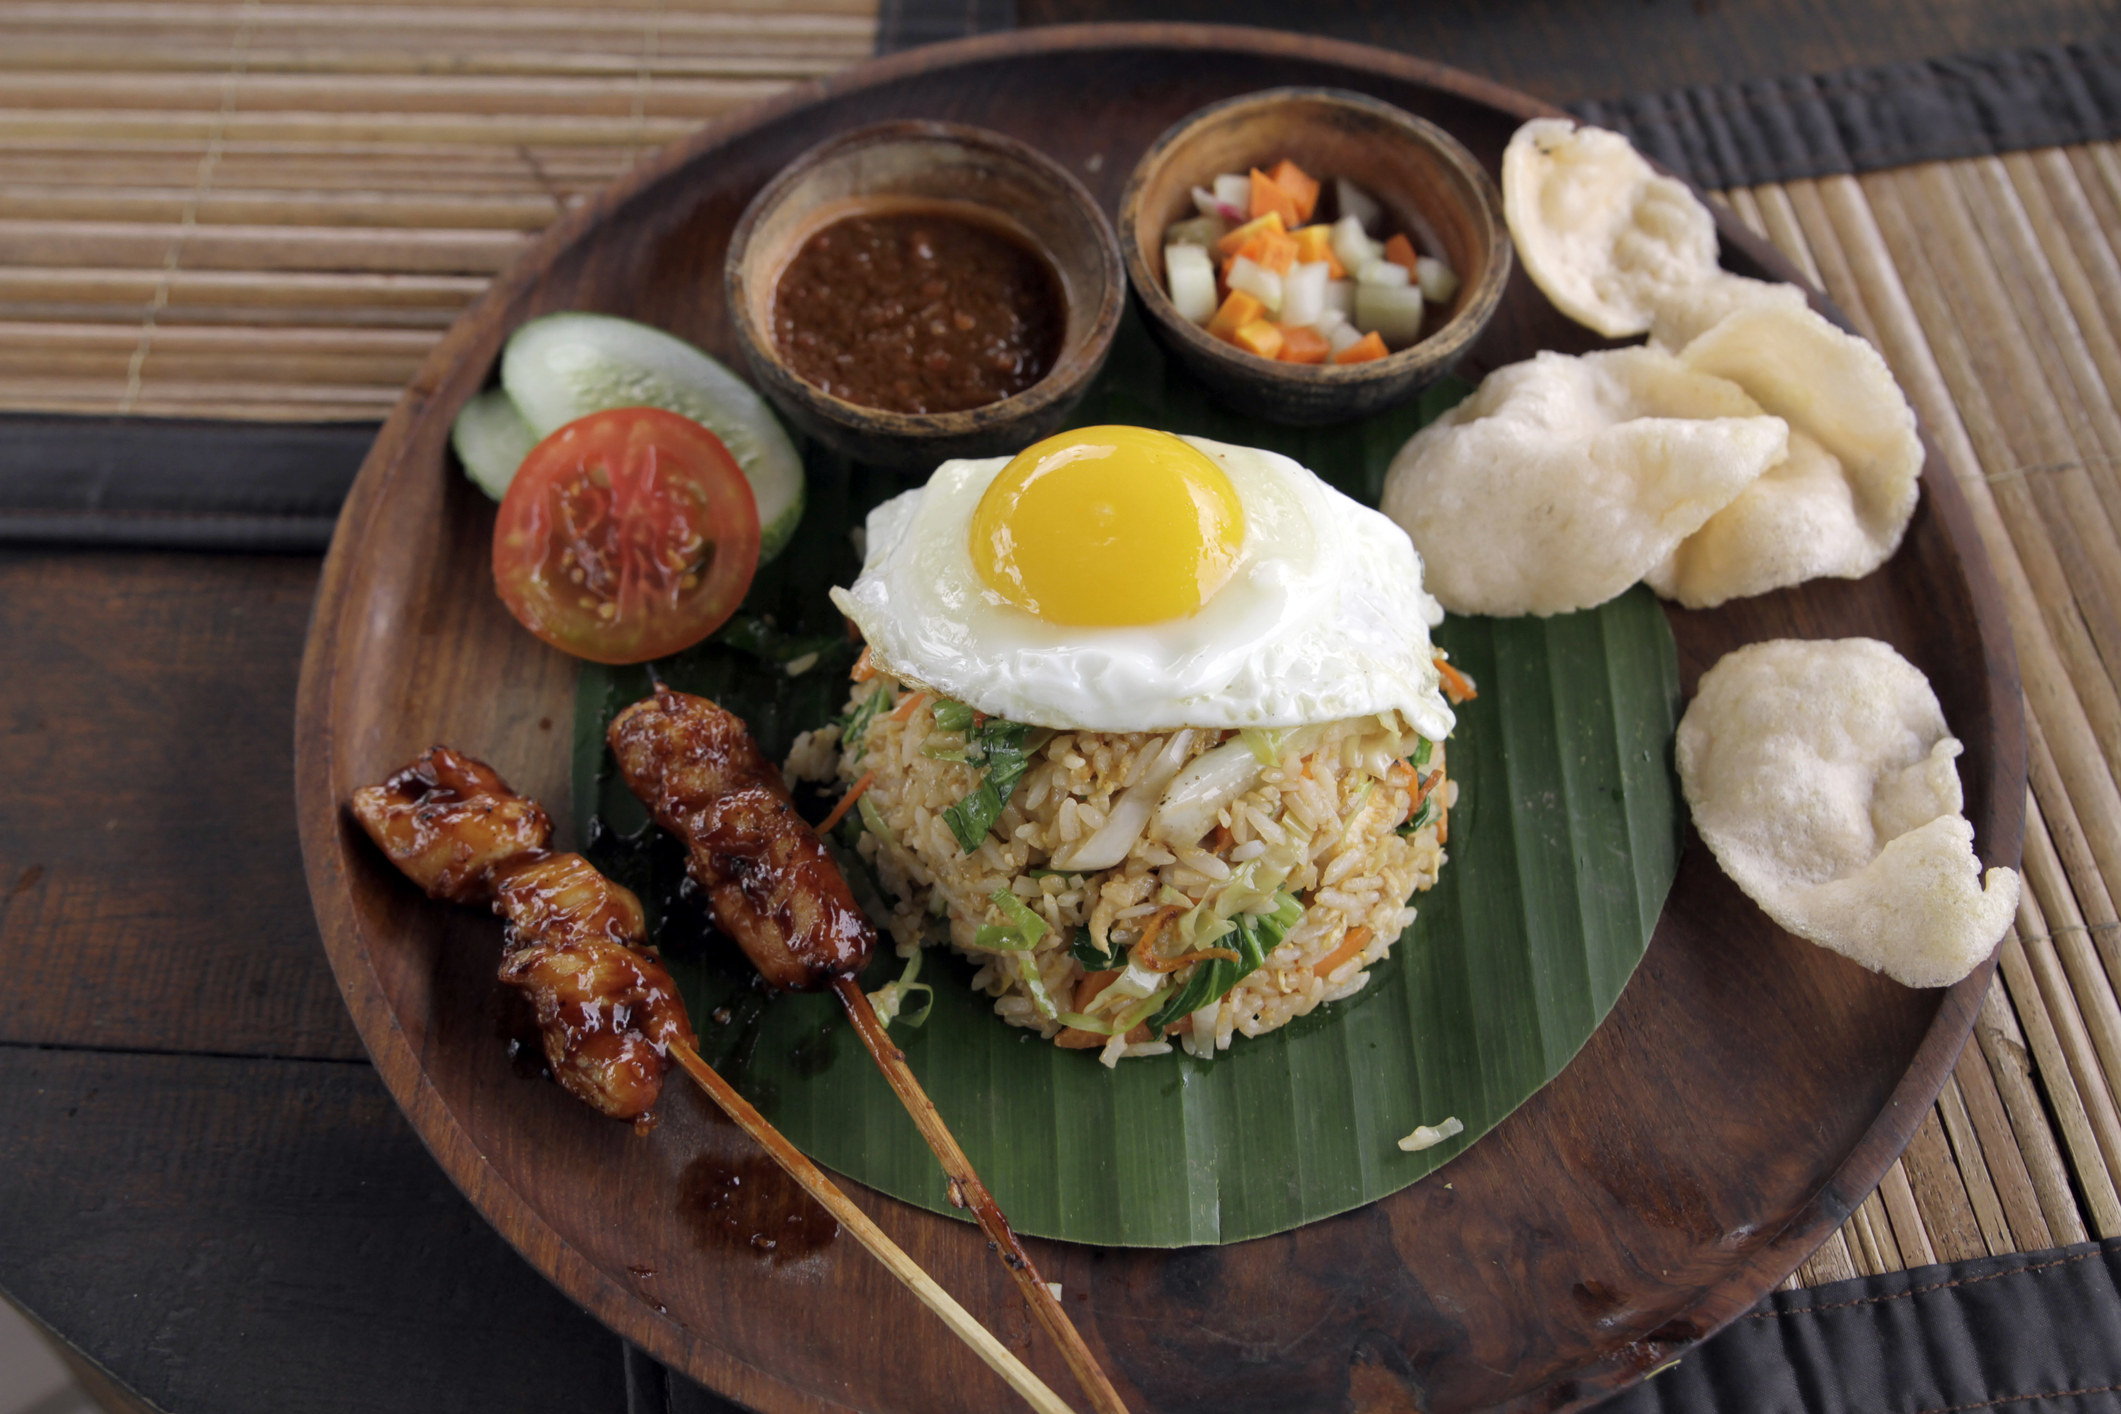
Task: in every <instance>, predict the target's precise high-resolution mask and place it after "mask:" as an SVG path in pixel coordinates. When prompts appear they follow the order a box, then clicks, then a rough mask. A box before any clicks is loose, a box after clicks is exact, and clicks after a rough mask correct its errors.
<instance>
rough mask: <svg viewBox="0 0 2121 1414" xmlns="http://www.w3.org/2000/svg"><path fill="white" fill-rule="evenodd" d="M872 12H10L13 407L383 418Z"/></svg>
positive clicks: (111, 6) (698, 3)
mask: <svg viewBox="0 0 2121 1414" xmlns="http://www.w3.org/2000/svg"><path fill="white" fill-rule="evenodd" d="M875 41H876V3H875V0H793V3H786V4H782V3H776V0H607V3H603V4H594V3H589V0H574V3H569V0H513V3H508V4H488V5H476V4H416V3H405V0H294V3H289V2H288V0H274V3H270V4H266V3H260V0H241V3H181V2H180V3H156V2H155V0H147V2H146V3H136V2H135V0H60V2H59V3H41V4H40V3H5V4H0V410H23V409H36V410H43V411H65V412H88V413H113V412H115V413H158V414H167V415H177V416H202V417H243V418H271V419H281V420H297V421H313V420H326V419H344V418H358V419H376V418H380V417H381V416H382V415H383V414H384V413H386V412H388V411H389V409H390V405H391V404H392V403H393V402H395V401H396V399H397V394H398V389H399V388H400V387H401V386H402V385H403V384H404V383H405V382H407V381H408V380H409V379H410V378H411V377H412V375H413V372H414V370H415V369H417V368H418V367H419V364H420V361H421V360H422V359H423V358H424V357H425V356H426V354H427V351H428V350H429V349H430V348H431V347H433V345H434V343H435V342H436V341H437V340H438V339H439V338H440V337H441V333H442V331H443V330H444V329H446V328H448V327H449V325H450V323H451V322H452V321H453V320H454V319H455V318H456V316H457V314H458V312H459V311H461V310H462V309H463V308H464V306H465V305H466V304H468V303H470V301H471V300H472V299H473V298H474V297H475V296H476V295H477V294H478V292H479V291H480V290H481V289H483V288H484V287H485V283H486V280H487V278H488V277H489V276H491V275H492V274H493V273H494V272H495V271H497V270H499V269H500V268H501V267H503V266H504V265H506V264H507V263H508V262H509V260H510V259H512V258H513V257H514V255H515V252H516V251H517V249H518V248H520V247H521V246H522V244H523V243H524V241H525V240H527V239H528V238H529V236H530V235H531V234H532V233H534V232H536V231H537V230H539V229H541V228H542V227H544V226H545V225H546V223H548V222H549V221H551V220H552V219H553V217H554V216H556V215H557V214H558V213H559V212H560V211H562V210H564V209H565V208H566V207H568V206H569V205H570V204H572V203H575V202H578V201H580V200H582V199H583V197H584V196H585V195H586V194H587V193H589V192H591V191H594V190H595V189H597V188H598V187H600V186H602V185H603V184H604V183H606V182H608V181H610V180H611V179H612V178H613V177H615V176H617V175H618V174H619V173H620V172H622V171H624V170H625V169H626V168H627V167H628V166H629V165H631V164H632V163H633V162H634V161H635V160H636V159H637V158H638V157H639V156H640V155H641V154H642V153H644V152H647V151H650V150H652V149H654V148H655V147H658V146H660V145H661V144H663V143H665V142H668V141H670V140H671V139H672V138H675V137H679V136H681V135H683V134H685V133H688V132H691V131H692V130H693V129H694V128H696V127H698V126H699V125H700V123H702V122H703V121H705V120H707V119H709V118H712V117H715V116H716V115H718V114H722V113H726V112H729V111H730V110H732V109H735V108H740V107H743V106H745V105H747V104H750V103H753V102H755V101H757V100H758V99H761V98H763V97H765V96H767V95H769V94H771V93H774V92H776V91H778V90H779V89H781V88H783V87H785V86H786V85H787V84H789V83H791V82H794V81H797V80H800V79H806V78H811V77H814V76H816V75H818V74H823V73H829V72H832V71H833V70H836V69H839V68H842V67H844V66H845V65H847V64H850V63H853V62H854V61H856V60H858V59H863V58H866V57H868V55H869V54H870V53H871V51H872V50H873V48H874V46H875Z"/></svg>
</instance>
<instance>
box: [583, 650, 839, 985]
mask: <svg viewBox="0 0 2121 1414" xmlns="http://www.w3.org/2000/svg"><path fill="white" fill-rule="evenodd" d="M606 739H607V740H608V741H609V742H610V744H611V752H612V755H613V756H615V757H616V758H618V763H619V772H620V774H621V775H623V776H624V777H625V778H626V784H627V785H628V786H629V787H630V788H631V789H632V791H633V793H634V794H635V795H637V796H639V797H640V798H641V801H642V803H643V804H645V805H647V807H648V810H649V813H650V814H651V815H653V816H654V817H655V820H656V823H657V824H659V825H661V826H662V827H663V828H664V829H666V830H669V831H671V832H672V833H673V834H675V835H676V836H677V837H678V838H679V839H681V840H683V841H684V842H685V848H686V851H687V853H688V854H689V856H690V857H689V859H688V861H687V867H688V868H689V869H690V870H691V872H692V877H693V878H694V879H695V880H697V881H698V882H699V883H700V884H701V885H702V886H704V887H705V888H706V890H707V897H708V901H709V902H710V903H712V904H713V906H714V918H715V922H716V923H717V924H719V925H720V926H721V928H722V931H724V932H726V933H728V934H729V935H730V936H731V937H733V938H735V939H736V941H737V945H738V946H739V947H741V948H743V950H744V953H745V955H746V956H748V957H749V958H750V959H751V961H752V965H753V966H755V967H757V968H758V970H759V973H760V975H761V976H763V977H764V978H765V979H766V980H767V981H768V982H770V983H771V984H773V985H774V986H776V987H781V988H785V989H787V990H790V991H807V990H809V989H811V988H815V987H822V986H825V985H827V984H828V983H830V982H831V981H832V979H833V978H835V977H840V976H846V975H851V974H853V973H856V972H859V971H861V969H862V967H863V966H864V964H866V963H867V962H868V961H869V955H870V953H871V952H872V951H873V950H874V949H875V947H876V930H875V929H874V928H872V927H871V926H870V924H869V920H868V919H867V918H866V917H865V916H863V914H862V911H861V909H860V908H858V907H856V906H855V902H854V895H853V894H851V893H849V892H848V890H847V881H846V880H845V879H844V878H842V877H841V875H840V871H839V866H838V865H836V864H834V863H833V862H832V856H831V855H830V854H828V853H826V851H825V842H824V841H823V840H821V839H819V838H818V834H817V831H815V830H813V829H811V828H810V826H809V824H808V823H807V822H805V821H804V819H803V817H802V816H801V815H799V814H797V813H796V809H795V802H794V801H792V800H790V799H789V797H788V788H787V786H786V785H785V784H783V783H782V781H781V773H780V772H779V771H778V770H776V769H775V768H774V766H773V764H772V763H771V762H769V761H767V760H766V758H765V757H764V756H762V755H760V754H759V748H758V743H756V742H754V741H753V740H752V739H751V733H750V732H749V731H748V730H746V729H745V726H744V723H743V722H742V721H741V720H739V719H738V718H737V717H735V716H734V715H732V714H730V713H728V712H725V711H723V710H722V709H721V708H720V707H717V706H716V705H715V704H714V703H712V702H709V701H708V700H707V699H706V698H704V697H692V696H688V695H687V694H685V693H682V692H673V691H671V690H670V689H669V688H667V687H661V686H658V687H657V689H656V695H655V696H654V697H652V698H648V699H646V700H644V701H641V702H636V703H634V704H633V705H632V706H631V707H628V708H627V709H626V710H625V711H623V712H621V713H619V715H618V717H617V718H616V719H615V720H614V721H613V722H612V724H611V729H610V731H609V732H608V733H607V734H606Z"/></svg>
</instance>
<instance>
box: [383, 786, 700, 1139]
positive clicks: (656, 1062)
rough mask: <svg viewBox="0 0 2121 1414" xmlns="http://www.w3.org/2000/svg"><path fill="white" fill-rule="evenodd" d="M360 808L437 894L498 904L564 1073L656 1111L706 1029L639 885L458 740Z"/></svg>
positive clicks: (630, 1116)
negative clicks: (558, 828)
mask: <svg viewBox="0 0 2121 1414" xmlns="http://www.w3.org/2000/svg"><path fill="white" fill-rule="evenodd" d="M353 811H354V815H355V817H356V818H357V819H359V820H360V822H361V824H362V826H363V827H364V828H365V829H367V831H368V834H369V837H370V838H372V839H373V840H375V842H376V843H377V844H378V845H379V846H381V847H382V850H383V852H384V853H385V854H387V855H389V856H390V858H391V861H392V862H393V863H395V864H396V865H397V866H398V868H400V869H401V870H403V871H404V872H405V875H406V877H408V878H410V879H411V880H412V881H413V882H414V883H416V884H418V885H419V886H420V887H421V888H422V889H425V890H426V891H427V893H428V895H429V896H430V897H433V898H438V899H446V900H448V901H449V902H452V903H469V904H477V903H486V904H491V905H492V907H493V911H494V912H496V913H498V914H500V915H501V917H503V918H504V919H506V920H507V922H508V932H507V943H506V950H505V951H504V953H503V954H502V958H501V970H500V977H501V980H502V981H503V982H505V983H507V984H508V985H509V986H511V987H514V988H517V989H518V990H520V991H521V992H523V993H524V995H525V996H527V997H528V998H529V999H530V1004H531V1006H532V1008H533V1009H534V1010H535V1011H536V1013H537V1018H538V1027H539V1030H540V1032H541V1033H542V1035H543V1038H544V1043H545V1058H546V1060H547V1061H548V1062H549V1063H550V1064H551V1066H552V1074H553V1078H554V1079H556V1080H558V1081H559V1082H560V1084H561V1086H562V1087H564V1088H565V1089H566V1090H567V1092H568V1093H569V1094H571V1095H573V1096H574V1097H575V1098H576V1099H578V1100H581V1101H582V1102H583V1103H585V1104H587V1105H589V1106H590V1107H591V1108H593V1109H595V1110H597V1111H599V1112H600V1113H603V1114H607V1115H610V1116H611V1117H612V1118H613V1119H627V1120H634V1121H636V1122H639V1121H643V1120H645V1119H646V1118H647V1117H648V1115H649V1112H650V1110H651V1109H653V1107H654V1105H655V1101H656V1097H657V1096H658V1095H659V1094H661V1093H662V1089H663V1074H664V1072H665V1071H666V1070H668V1069H669V1065H670V1060H669V1050H670V1042H671V1041H672V1040H682V1041H684V1042H685V1043H686V1044H687V1045H691V1044H692V1040H693V1035H692V1025H691V1022H690V1021H689V1020H688V1019H687V1018H686V1016H685V1004H684V1002H683V1001H682V1000H681V999H680V997H679V996H678V989H677V985H676V984H675V983H673V982H672V981H671V980H670V973H669V972H668V971H667V970H665V968H664V967H663V964H662V961H661V959H659V958H658V957H657V956H656V955H655V950H654V949H653V948H651V947H649V946H648V945H647V942H646V939H647V936H648V927H647V920H646V918H645V917H644V916H643V914H642V912H641V901H640V900H639V899H638V898H635V897H634V895H633V892H632V891H631V890H630V889H627V888H625V887H624V886H622V885H620V884H617V883H614V882H613V881H612V880H610V879H607V878H605V877H604V875H603V874H601V873H599V872H598V871H597V868H596V866H595V865H593V864H591V863H590V862H589V861H588V860H586V859H584V858H583V857H582V856H581V855H579V854H553V853H551V852H550V851H548V850H547V849H546V848H545V842H546V841H547V840H548V839H550V838H551V836H552V822H551V821H550V820H549V819H547V818H546V815H545V812H544V811H543V810H541V809H539V808H538V805H537V802H535V801H532V800H528V799H525V798H524V797H522V796H519V795H517V794H515V793H514V792H513V791H511V790H509V789H508V784H507V782H505V781H503V780H502V779H501V778H500V776H499V775H498V774H497V773H496V772H495V771H494V770H493V768H492V767H490V766H487V765H485V764H484V763H483V762H479V761H474V760H472V759H471V758H470V757H468V756H462V755H459V754H458V753H456V752H454V751H451V750H450V749H449V748H448V747H444V746H438V747H435V748H434V749H433V750H432V751H429V752H428V753H427V754H426V755H425V756H423V757H421V758H420V759H419V760H418V761H415V762H414V763H413V764H412V765H410V766H407V767H406V768H405V769H404V770H402V771H399V772H397V773H396V774H395V775H393V776H391V778H390V779H389V780H388V781H386V782H384V784H382V785H380V786H367V787H364V788H363V789H361V790H358V791H356V792H354V798H353Z"/></svg>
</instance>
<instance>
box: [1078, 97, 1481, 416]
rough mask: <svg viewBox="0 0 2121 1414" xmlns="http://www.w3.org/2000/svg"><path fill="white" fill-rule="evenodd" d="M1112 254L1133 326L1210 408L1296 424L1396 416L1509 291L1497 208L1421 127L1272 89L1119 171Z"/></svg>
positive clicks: (1193, 119) (1362, 107) (1203, 114)
mask: <svg viewBox="0 0 2121 1414" xmlns="http://www.w3.org/2000/svg"><path fill="white" fill-rule="evenodd" d="M1119 237H1120V251H1121V254H1122V257H1123V258H1124V259H1125V261H1126V264H1127V275H1128V278H1129V280H1130V281H1131V282H1132V284H1133V286H1134V293H1135V296H1136V297H1137V298H1138V299H1139V300H1140V301H1141V305H1142V308H1143V310H1144V312H1145V313H1146V315H1147V316H1148V322H1149V326H1150V328H1151V329H1152V330H1153V331H1154V332H1155V333H1156V335H1157V337H1158V338H1159V339H1160V340H1161V341H1162V343H1163V344H1164V346H1165V347H1166V348H1167V349H1168V350H1170V352H1171V353H1172V354H1173V355H1174V356H1175V357H1177V358H1178V359H1179V361H1180V362H1182V363H1183V364H1185V366H1186V367H1187V368H1188V369H1189V370H1191V372H1192V373H1193V374H1194V376H1195V377H1197V378H1198V379H1199V380H1200V381H1201V382H1202V383H1203V384H1204V385H1206V386H1207V388H1208V389H1209V390H1210V391H1211V392H1213V393H1214V394H1215V395H1216V396H1217V397H1219V398H1220V399H1222V400H1223V401H1224V402H1227V403H1229V404H1231V405H1232V406H1234V407H1238V408H1241V409H1243V410H1244V411H1246V412H1248V413H1251V414H1254V415H1256V416H1261V417H1266V418H1269V419H1271V420H1273V421H1276V422H1282V423H1289V424H1294V425H1317V424H1322V423H1331V422H1342V421H1347V420H1349V419H1352V418H1358V417H1364V416H1367V415H1369V414H1372V413H1376V412H1380V411H1382V410H1384V409H1386V408H1388V407H1392V406H1394V405H1396V404H1398V403H1401V402H1404V401H1405V400H1406V399H1408V398H1410V397H1412V396H1413V395H1414V394H1415V393H1417V392H1419V391H1420V390H1421V389H1422V388H1423V387H1425V386H1427V385H1428V384H1429V383H1431V382H1434V381H1435V380H1436V379H1437V378H1440V377H1441V376H1443V375H1444V374H1445V373H1447V372H1449V371H1450V370H1451V368H1452V367H1453V366H1454V365H1455V364H1456V363H1457V362H1458V360H1459V359H1460V358H1461V357H1463V356H1464V354H1465V352H1466V350H1467V349H1468V348H1470V347H1471V346H1472V344H1473V342H1474V340H1475V339H1477V338H1478V337H1479V336H1480V333H1481V330H1482V329H1484V328H1485V327H1486V326H1487V322H1488V320H1489V319H1490V318H1491V317H1492V316H1493V315H1494V313H1495V309H1496V306H1497V305H1498V304H1499V303H1500V302H1501V299H1502V292H1503V288H1504V286H1505V285H1506V284H1507V283H1508V282H1509V276H1510V237H1509V231H1508V228H1507V227H1506V226H1505V224H1504V222H1503V215H1502V197H1501V194H1500V193H1499V192H1498V191H1497V190H1496V187H1495V183H1494V181H1493V179H1491V178H1490V177H1489V176H1488V174H1487V172H1486V171H1485V170H1484V169H1483V168H1482V167H1481V166H1480V163H1479V162H1478V161H1477V160H1476V159H1475V158H1474V157H1473V155H1472V154H1471V153H1470V152H1468V151H1466V149H1465V148H1464V146H1462V145H1461V144H1460V143H1459V142H1458V141H1457V140H1456V139H1455V138H1453V137H1451V135H1450V134H1449V133H1446V132H1445V131H1444V130H1443V129H1441V128H1439V127H1437V126H1436V125H1435V124H1434V123H1430V122H1427V121H1425V120H1423V119H1421V118H1417V117H1415V116H1413V115H1412V114H1410V113H1406V112H1403V111H1402V110H1400V109H1398V108H1395V107H1393V106H1392V105H1391V104H1389V103H1383V102H1380V101H1378V100H1377V99H1374V98H1370V97H1367V96H1366V95H1363V94H1360V93H1353V92H1348V91H1345V90H1340V89H1327V88H1280V89H1269V90H1267V91H1265V92H1262V93H1252V94H1245V95H1243V96H1240V97H1237V98H1232V99H1227V100H1225V101H1224V102H1221V103H1216V104H1211V105H1210V106H1208V107H1206V108H1203V109H1201V110H1199V111H1198V112H1196V113H1193V114H1192V115H1191V116H1189V117H1187V118H1184V119H1182V120H1181V121H1180V122H1178V123H1177V124H1176V125H1174V126H1173V127H1172V128H1170V129H1169V130H1168V131H1166V132H1165V133H1164V135H1163V136H1162V137H1160V138H1158V139H1157V140H1156V142H1155V143H1154V144H1153V145H1152V146H1151V147H1150V148H1149V150H1148V152H1147V153H1145V154H1144V155H1143V157H1142V159H1141V161H1140V162H1139V163H1138V164H1136V166H1135V168H1134V174H1133V176H1132V178H1131V179H1130V180H1129V181H1128V183H1127V189H1126V193H1125V195H1124V196H1123V197H1122V198H1121V202H1120V216H1119Z"/></svg>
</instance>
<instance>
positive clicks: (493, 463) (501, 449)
mask: <svg viewBox="0 0 2121 1414" xmlns="http://www.w3.org/2000/svg"><path fill="white" fill-rule="evenodd" d="M537 444H538V434H537V433H535V432H533V431H531V430H530V424H529V423H527V422H525V421H524V420H523V414H521V413H519V412H517V411H516V405H515V404H514V403H512V402H510V401H509V399H508V394H507V393H505V392H503V391H502V390H501V389H499V388H488V389H487V390H486V391H485V392H483V393H481V394H479V395H478V396H477V397H475V398H473V399H472V400H471V401H470V402H468V403H466V404H464V410H463V411H462V412H460V413H458V414H457V420H456V423H455V425H453V426H452V427H451V428H450V429H449V445H450V446H452V447H454V448H456V453H457V460H458V461H460V462H462V463H464V472H465V474H466V475H467V476H469V477H470V478H471V479H472V480H473V481H475V482H477V483H478V486H479V489H480V490H481V491H484V492H485V493H486V494H487V495H489V496H491V497H493V498H494V499H495V500H496V501H498V500H500V499H501V498H502V497H503V496H505V495H507V494H508V483H509V482H511V481H513V480H515V479H516V468H517V467H519V466H521V465H522V464H523V458H525V457H527V456H529V455H530V449H531V448H532V447H535V446H536V445H537Z"/></svg>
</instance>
